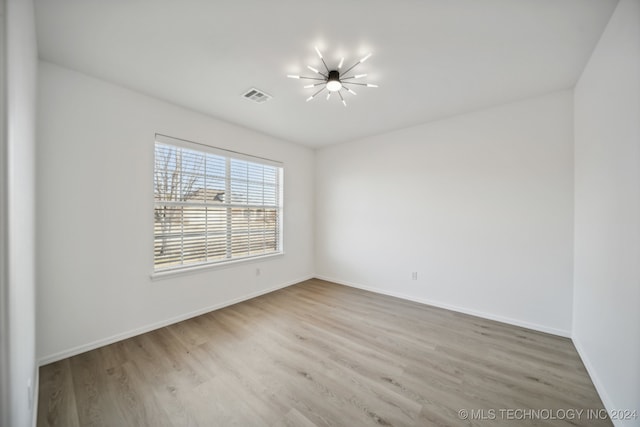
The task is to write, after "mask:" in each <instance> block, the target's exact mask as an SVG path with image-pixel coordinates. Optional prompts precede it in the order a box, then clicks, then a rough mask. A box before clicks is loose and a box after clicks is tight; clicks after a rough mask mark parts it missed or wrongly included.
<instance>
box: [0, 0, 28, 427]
mask: <svg viewBox="0 0 640 427" xmlns="http://www.w3.org/2000/svg"><path fill="white" fill-rule="evenodd" d="M4 7H5V8H6V9H5V11H4V12H5V14H4V16H3V21H4V22H3V27H4V29H5V31H6V32H5V33H4V34H3V35H4V36H5V37H6V39H4V40H3V44H4V50H5V54H6V64H5V71H6V74H5V75H4V77H5V80H4V81H3V82H2V84H3V85H4V90H6V94H5V96H6V98H5V99H4V100H3V101H4V102H3V106H2V111H3V116H4V117H3V121H4V125H5V127H6V129H5V131H6V133H3V134H2V145H3V147H2V149H3V156H2V159H3V165H2V168H1V169H2V174H3V176H2V180H1V181H2V187H3V188H2V228H3V236H2V237H3V239H2V244H3V245H4V246H3V251H2V252H3V253H2V256H3V257H4V260H3V268H2V275H3V277H2V283H1V285H2V286H3V290H2V294H3V297H4V298H3V300H2V307H0V310H2V317H3V322H2V323H3V331H2V333H3V337H2V340H3V346H2V347H3V354H2V355H1V357H2V358H3V359H4V360H3V361H2V363H3V368H4V369H8V373H9V378H8V383H9V384H8V387H6V385H5V387H3V389H4V390H3V391H4V392H6V391H7V389H8V392H9V396H8V398H7V397H6V396H3V399H2V402H3V407H2V408H0V412H1V413H2V416H1V417H0V418H1V419H0V421H1V422H3V425H8V426H12V427H26V426H30V425H31V424H32V422H33V414H34V411H33V400H34V398H35V393H34V392H35V390H34V386H33V385H34V384H35V382H36V381H37V371H36V361H35V354H36V349H35V337H36V331H35V296H34V292H35V277H34V276H35V275H34V271H35V236H34V234H35V218H34V215H35V178H34V175H35V169H34V166H35V164H34V163H35V157H34V156H35V154H34V150H35V126H36V118H35V113H36V83H37V78H36V75H37V49H36V39H35V22H34V12H33V2H32V1H31V0H8V1H7V2H6V4H5V5H4ZM3 74H4V72H3ZM5 333H7V335H6V336H5V335H4V334H5ZM5 357H6V359H5ZM2 380H3V381H4V380H5V379H4V378H2ZM7 404H8V405H9V406H8V407H4V406H5V405H7ZM4 423H6V424H4Z"/></svg>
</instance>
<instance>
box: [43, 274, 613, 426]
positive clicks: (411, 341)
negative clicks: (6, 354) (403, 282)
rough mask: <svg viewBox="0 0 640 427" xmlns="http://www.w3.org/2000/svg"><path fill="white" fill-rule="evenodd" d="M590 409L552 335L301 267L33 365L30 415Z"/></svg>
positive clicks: (390, 421)
mask: <svg viewBox="0 0 640 427" xmlns="http://www.w3.org/2000/svg"><path fill="white" fill-rule="evenodd" d="M602 408H603V406H602V402H601V401H600V399H599V397H598V395H597V393H596V390H595V388H594V386H593V384H592V382H591V380H590V379H589V376H588V374H587V372H586V371H585V368H584V366H583V364H582V362H581V361H580V358H579V357H578V354H577V352H576V350H575V348H574V346H573V344H572V343H571V341H570V340H568V339H566V338H561V337H557V336H553V335H548V334H544V333H540V332H535V331H531V330H528V329H524V328H519V327H516V326H511V325H506V324H502V323H498V322H493V321H490V320H485V319H480V318H477V317H472V316H467V315H464V314H460V313H455V312H451V311H447V310H443V309H438V308H434V307H430V306H426V305H421V304H417V303H413V302H409V301H405V300H401V299H397V298H391V297H387V296H382V295H377V294H374V293H370V292H366V291H362V290H358V289H353V288H349V287H344V286H340V285H336V284H332V283H329V282H325V281H321V280H316V279H313V280H309V281H306V282H303V283H300V284H298V285H294V286H291V287H288V288H285V289H282V290H279V291H277V292H273V293H270V294H268V295H264V296H261V297H258V298H254V299H252V300H249V301H245V302H242V303H239V304H235V305H233V306H230V307H227V308H224V309H221V310H217V311H214V312H211V313H208V314H205V315H202V316H198V317H196V318H193V319H190V320H186V321H183V322H180V323H177V324H174V325H171V326H168V327H165V328H161V329H158V330H155V331H152V332H149V333H146V334H143V335H140V336H136V337H134V338H130V339H127V340H124V341H120V342H118V343H115V344H112V345H109V346H106V347H102V348H99V349H96V350H93V351H89V352H87V353H83V354H80V355H77V356H74V357H70V358H68V359H64V360H61V361H59V362H55V363H52V364H49V365H46V366H43V367H41V368H40V394H39V407H38V426H40V427H44V426H63V427H75V426H81V427H88V426H110V427H126V426H150V427H162V426H180V427H183V426H201V427H204V426H242V427H250V426H274V427H276V426H277V427H283V426H295V427H312V426H433V425H435V426H469V425H472V426H494V425H504V426H529V425H543V426H544V425H554V426H555V425H558V426H562V425H584V426H598V425H603V426H609V425H611V422H610V421H609V419H608V418H607V417H606V412H605V411H604V410H603V409H602ZM465 410H466V411H468V412H464V411H465ZM580 410H584V412H580ZM460 411H463V412H462V413H461V412H460ZM574 411H575V412H574ZM465 414H466V415H467V417H466V419H465ZM603 418H604V419H603Z"/></svg>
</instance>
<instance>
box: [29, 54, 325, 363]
mask: <svg viewBox="0 0 640 427" xmlns="http://www.w3.org/2000/svg"><path fill="white" fill-rule="evenodd" d="M39 84H40V93H39V109H40V110H39V114H40V120H39V125H38V134H39V137H38V153H37V167H38V176H37V190H38V191H37V197H38V206H39V210H38V217H37V225H38V240H37V242H38V295H37V297H38V315H39V316H38V324H37V325H38V355H39V357H40V358H42V359H43V360H44V361H45V362H46V361H51V360H55V359H58V358H61V357H64V356H66V355H68V354H72V353H75V352H78V351H82V350H86V349H88V348H91V347H94V346H96V345H99V344H103V343H105V342H110V341H112V340H114V339H118V338H122V337H125V336H129V335H131V334H134V333H137V332H141V331H144V330H148V329H149V328H152V327H154V326H158V325H162V324H166V323H170V322H172V321H175V320H176V319H180V318H184V317H186V316H189V315H193V314H197V313H200V312H203V311H209V310H210V309H212V308H215V307H219V306H222V305H226V304H228V303H229V302H232V301H236V300H238V299H243V298H246V297H248V296H250V295H255V294H259V293H262V292H266V291H268V290H270V289H273V288H276V287H280V286H284V285H288V284H292V283H295V282H297V281H300V280H304V279H307V278H309V277H311V276H312V275H313V182H314V153H313V151H312V150H311V149H308V148H304V147H301V146H299V145H295V144H291V143H287V142H283V141H279V140H276V139H273V138H270V137H267V136H264V135H261V134H258V133H255V132H253V131H249V130H246V129H242V128H239V127H237V126H234V125H231V124H228V123H225V122H221V121H218V120H215V119H212V118H210V117H207V116H204V115H200V114H198V113H195V112H192V111H189V110H185V109H183V108H179V107H177V106H174V105H171V104H167V103H164V102H162V101H159V100H157V99H155V98H150V97H147V96H144V95H141V94H139V93H136V92H132V91H130V90H127V89H124V88H121V87H118V86H115V85H112V84H109V83H106V82H104V81H101V80H97V79H94V78H91V77H88V76H85V75H82V74H79V73H76V72H74V71H71V70H68V69H65V68H61V67H58V66H55V65H52V64H50V63H46V62H41V63H40V80H39ZM212 96H213V95H212ZM156 132H159V133H163V134H166V135H170V136H175V137H179V138H184V139H188V140H192V141H198V142H201V143H205V144H210V145H213V146H216V147H221V148H227V149H233V150H235V151H239V152H243V153H247V154H251V155H256V156H263V157H266V158H270V159H274V160H279V161H282V162H284V168H285V172H284V173H285V183H284V185H285V187H284V188H285V198H284V204H285V210H284V248H285V252H286V254H285V255H284V256H282V257H276V258H271V259H269V260H263V261H259V262H258V261H257V262H253V263H251V262H249V263H242V264H238V265H235V266H232V267H226V268H218V269H213V270H207V271H204V272H198V273H193V274H187V275H181V276H178V277H172V278H168V279H162V280H154V281H152V280H151V278H150V276H149V274H150V272H151V271H152V268H153V251H152V249H153V181H152V180H153V144H154V134H155V133H156ZM257 267H259V268H260V269H261V275H260V276H256V274H255V269H256V268H257Z"/></svg>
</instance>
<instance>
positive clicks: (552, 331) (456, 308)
mask: <svg viewBox="0 0 640 427" xmlns="http://www.w3.org/2000/svg"><path fill="white" fill-rule="evenodd" d="M315 277H316V278H318V279H322V280H326V281H328V282H333V283H337V284H339V285H345V286H349V287H352V288H358V289H362V290H365V291H369V292H374V293H377V294H381V295H388V296H391V297H395V298H401V299H404V300H408V301H413V302H417V303H420V304H426V305H430V306H433V307H438V308H444V309H446V310H451V311H457V312H458V313H464V314H469V315H471V316H476V317H481V318H483V319H488V320H494V321H496V322H501V323H506V324H509V325H514V326H520V327H522V328H527V329H532V330H534V331H538V332H544V333H547V334H551V335H558V336H561V337H565V338H571V331H568V330H564V329H557V328H550V327H548V326H544V325H538V324H537V323H530V322H526V321H523V320H518V319H513V318H511V317H505V316H499V315H495V314H491V313H486V312H483V311H479V310H474V309H470V308H466V307H460V306H457V305H452V304H447V303H443V302H440V301H434V300H431V299H425V298H417V297H413V296H410V295H405V294H401V293H398V292H391V291H386V290H382V289H378V288H373V287H370V286H366V285H361V284H359V283H353V282H348V281H345V280H340V279H336V278H333V277H326V276H318V275H316V276H315Z"/></svg>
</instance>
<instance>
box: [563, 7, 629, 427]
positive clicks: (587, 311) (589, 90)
mask: <svg viewBox="0 0 640 427" xmlns="http://www.w3.org/2000/svg"><path fill="white" fill-rule="evenodd" d="M574 275H575V284H574V292H575V294H574V319H573V327H574V329H573V339H574V342H575V344H576V347H577V348H578V350H579V351H580V353H581V356H582V358H583V360H584V362H585V364H586V365H587V368H588V369H589V372H590V374H591V377H592V379H593V380H594V383H595V384H596V387H597V388H598V391H599V392H600V396H601V397H602V399H603V400H604V403H605V405H606V406H607V408H609V409H636V410H637V411H638V413H640V2H639V1H637V0H621V2H620V3H619V4H618V6H617V9H616V11H615V12H614V14H613V16H612V17H611V20H610V22H609V25H608V26H607V28H606V30H605V32H604V33H603V35H602V38H601V39H600V42H599V43H598V45H597V47H596V49H595V51H594V53H593V55H592V57H591V59H590V60H589V63H588V65H587V67H586V69H585V70H584V72H583V74H582V77H581V78H580V80H579V82H578V84H577V86H576V88H575V273H574ZM616 425H620V426H622V425H636V426H640V419H636V420H635V421H632V420H629V421H628V422H627V423H624V422H616Z"/></svg>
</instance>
